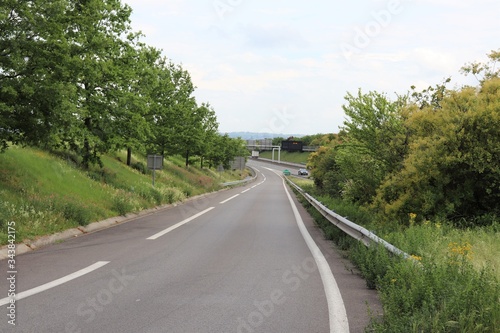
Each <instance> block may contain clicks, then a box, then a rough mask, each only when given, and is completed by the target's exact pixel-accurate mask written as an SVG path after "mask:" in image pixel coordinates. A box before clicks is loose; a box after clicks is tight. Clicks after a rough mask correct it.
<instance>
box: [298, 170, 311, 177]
mask: <svg viewBox="0 0 500 333" xmlns="http://www.w3.org/2000/svg"><path fill="white" fill-rule="evenodd" d="M298 175H299V176H309V171H307V170H306V169H299V172H298Z"/></svg>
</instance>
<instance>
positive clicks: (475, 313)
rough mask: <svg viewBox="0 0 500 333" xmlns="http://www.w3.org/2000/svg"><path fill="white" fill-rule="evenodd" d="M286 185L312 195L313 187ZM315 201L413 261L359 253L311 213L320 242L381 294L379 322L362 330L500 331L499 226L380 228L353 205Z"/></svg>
mask: <svg viewBox="0 0 500 333" xmlns="http://www.w3.org/2000/svg"><path fill="white" fill-rule="evenodd" d="M291 179H292V180H293V181H294V182H296V183H297V184H298V185H299V186H300V187H302V188H304V189H306V190H307V192H309V193H311V194H313V195H314V193H313V192H314V188H313V184H312V181H310V180H302V179H297V178H294V177H292V178H291ZM316 197H317V198H318V199H319V200H320V201H321V202H322V203H323V204H325V205H327V206H328V207H329V208H330V209H332V210H335V211H336V212H337V213H339V214H341V215H342V216H347V217H348V218H349V219H350V220H351V221H353V222H355V223H357V224H359V225H362V226H364V227H366V228H367V229H369V230H374V231H375V232H376V233H377V234H378V235H379V236H380V237H382V238H383V239H385V240H387V241H388V242H390V243H392V244H394V245H395V246H396V247H398V248H399V249H401V250H403V251H404V252H406V253H408V254H410V255H411V256H412V257H413V260H404V259H401V258H397V257H394V256H392V255H390V254H388V252H387V251H386V250H385V248H382V247H377V246H373V247H371V248H366V247H365V246H364V245H361V244H360V243H358V242H356V241H354V240H353V239H351V238H350V237H349V236H346V235H345V234H343V233H342V232H341V231H339V229H337V228H336V227H334V226H333V225H332V224H331V223H330V222H329V221H327V220H326V219H324V218H322V217H321V216H320V215H319V213H317V212H315V211H314V209H311V210H310V211H311V213H312V214H313V215H314V216H315V219H316V221H317V223H318V224H319V225H320V227H321V228H322V229H323V230H324V232H325V237H327V238H328V239H331V240H333V241H334V242H335V243H336V244H337V246H339V248H340V249H342V250H344V251H345V255H346V257H349V259H351V261H352V262H354V263H355V265H356V266H357V267H358V268H359V270H360V271H361V274H362V275H363V276H364V277H365V279H366V281H367V286H368V287H370V288H376V289H377V290H378V291H379V293H380V297H381V300H382V303H383V308H384V317H383V318H382V319H380V318H374V320H373V321H372V325H371V327H369V328H368V329H367V330H368V331H370V332H394V333H399V332H457V333H458V332H471V333H472V332H474V333H476V332H490V333H493V332H499V330H500V284H499V281H500V256H498V253H500V223H499V221H496V223H494V224H493V225H491V226H488V227H478V228H468V229H459V228H456V227H453V225H452V224H451V223H450V222H449V221H426V222H424V223H423V224H416V223H413V221H414V220H415V217H416V216H414V215H411V216H409V217H408V219H409V227H396V226H394V225H391V227H387V226H384V225H381V224H380V222H379V223H376V222H375V221H373V218H372V215H370V214H369V213H368V212H366V211H364V210H363V209H361V208H359V207H355V206H353V205H352V204H348V203H345V202H342V201H339V200H335V199H332V198H328V197H321V196H317V195H316ZM304 205H306V206H307V205H308V204H307V203H304Z"/></svg>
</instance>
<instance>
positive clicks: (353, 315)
mask: <svg viewBox="0 0 500 333" xmlns="http://www.w3.org/2000/svg"><path fill="white" fill-rule="evenodd" d="M250 164H251V165H253V166H254V167H255V168H256V169H257V170H258V172H257V174H258V177H257V179H256V180H255V181H254V182H252V183H250V184H247V185H245V186H241V187H237V188H233V189H230V190H227V191H221V192H218V193H213V194H209V195H206V196H203V197H200V198H198V199H196V200H191V201H189V202H187V203H185V204H182V205H178V206H175V207H171V208H168V209H165V210H162V211H159V212H157V213H155V214H152V215H149V216H146V217H141V218H137V219H135V220H132V221H129V222H127V223H124V224H121V225H118V226H116V227H112V228H109V229H106V230H102V231H99V232H95V233H92V234H88V235H85V236H81V237H76V238H73V239H70V240H67V241H65V242H63V243H59V244H54V245H50V246H47V247H45V248H42V249H40V250H37V251H34V252H31V253H26V254H23V255H19V256H17V257H16V258H15V260H16V271H15V273H12V274H10V273H9V269H8V267H7V261H5V260H4V261H2V269H3V271H4V276H7V278H4V279H1V280H0V292H1V293H2V294H1V295H0V305H1V306H0V309H1V310H0V311H1V312H2V313H3V315H2V316H1V317H0V331H1V332H37V333H43V332H48V333H53V332H75V333H76V332H120V333H127V332H130V333H137V332H148V333H149V332H150V333H153V332H179V333H180V332H182V333H193V332H217V333H221V332H237V333H248V332H251V333H253V332H288V333H290V332H297V333H304V332H363V330H364V328H365V326H366V325H367V324H368V321H369V315H368V305H367V304H369V306H370V308H371V309H372V310H375V311H377V310H378V309H379V308H380V306H379V303H378V300H377V295H376V293H375V292H374V291H370V290H368V289H367V288H366V287H365V283H364V281H363V280H362V279H361V278H359V276H357V275H356V274H353V273H352V270H351V268H350V265H349V263H348V262H346V261H345V260H344V259H342V258H341V256H340V255H339V254H338V252H337V251H336V250H335V249H334V248H333V246H332V244H331V242H328V241H325V240H324V238H323V236H322V234H321V232H320V231H319V230H318V229H317V228H316V227H315V226H314V223H313V221H312V220H311V217H310V216H309V215H308V214H307V213H306V212H305V211H304V209H303V208H302V207H301V206H300V204H298V203H297V201H296V199H295V198H294V195H293V193H292V192H291V190H290V189H287V188H288V187H287V186H286V185H284V182H283V180H282V178H281V177H280V175H279V173H280V172H281V170H282V169H284V168H280V167H275V166H272V165H269V164H262V163H259V162H255V161H251V162H250ZM273 168H274V169H276V170H277V171H273V170H271V169H273ZM11 276H14V277H15V279H12V278H11V279H10V280H9V278H10V277H11ZM9 289H10V290H11V291H12V290H13V289H15V291H14V293H15V294H16V295H17V301H16V302H15V303H12V302H9V301H10V299H9V298H8V295H9ZM13 323H14V324H15V326H14V325H12V324H13Z"/></svg>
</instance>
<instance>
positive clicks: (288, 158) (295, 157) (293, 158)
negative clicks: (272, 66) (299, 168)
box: [259, 151, 310, 164]
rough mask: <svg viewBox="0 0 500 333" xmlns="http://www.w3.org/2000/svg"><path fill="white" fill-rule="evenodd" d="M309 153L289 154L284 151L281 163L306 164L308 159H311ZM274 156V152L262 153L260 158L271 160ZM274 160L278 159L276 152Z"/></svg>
mask: <svg viewBox="0 0 500 333" xmlns="http://www.w3.org/2000/svg"><path fill="white" fill-rule="evenodd" d="M309 154H310V153H309V152H293V153H289V152H287V151H282V152H281V155H280V158H281V161H283V162H289V163H299V164H306V163H307V158H308V157H309ZM272 155H273V152H272V151H262V152H260V154H259V156H260V157H262V158H269V159H271V158H272ZM274 159H275V160H277V159H278V152H277V151H275V152H274Z"/></svg>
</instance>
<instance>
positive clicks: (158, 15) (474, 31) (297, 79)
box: [122, 0, 500, 135]
mask: <svg viewBox="0 0 500 333" xmlns="http://www.w3.org/2000/svg"><path fill="white" fill-rule="evenodd" d="M122 2H124V3H126V4H128V5H129V6H131V7H132V9H133V13H132V16H131V20H132V28H133V30H134V31H142V33H143V34H144V35H145V37H144V38H143V41H144V42H145V43H146V44H148V45H150V46H154V47H156V48H159V49H161V50H163V55H164V56H166V57H167V58H169V59H170V60H171V61H172V62H174V63H176V64H180V65H181V66H182V67H183V69H185V70H187V71H188V72H189V73H190V75H191V79H192V81H193V83H194V85H195V86H196V87H197V88H196V91H195V93H194V96H195V97H196V100H197V102H198V104H201V103H204V102H208V103H210V105H211V106H212V107H213V109H214V110H215V113H216V115H217V120H218V122H219V130H220V131H221V132H223V133H224V132H236V131H248V132H266V133H276V134H281V133H288V134H289V133H294V134H303V135H307V134H318V133H336V132H338V130H339V127H341V126H342V124H343V122H344V121H345V119H346V117H345V114H344V112H343V109H342V106H343V105H344V104H345V99H344V97H345V96H346V94H347V93H352V94H356V93H357V92H358V90H359V89H361V91H362V92H368V91H377V92H379V93H385V94H386V95H387V97H388V98H389V99H391V100H394V99H395V98H396V96H397V94H399V95H401V94H405V93H407V92H408V91H409V90H410V87H411V86H412V85H414V86H416V87H417V88H418V89H420V90H422V89H424V88H426V87H428V86H430V85H436V84H439V83H441V82H443V80H444V79H445V78H447V77H451V82H450V84H449V85H448V86H449V87H450V88H459V87H461V86H463V85H464V84H472V85H477V84H478V82H477V80H476V79H475V78H473V77H466V76H464V75H463V74H461V73H460V68H461V67H462V66H464V65H466V64H468V63H470V62H475V61H480V62H486V61H487V56H486V55H487V54H489V53H490V52H491V51H492V50H499V49H500V1H498V0H474V1H473V0H461V1H460V0H352V1H347V0H342V1H340V0H330V1H327V0H312V1H304V0H302V1H298V0H286V1H285V0H267V1H265V0H189V1H188V0H122Z"/></svg>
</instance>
